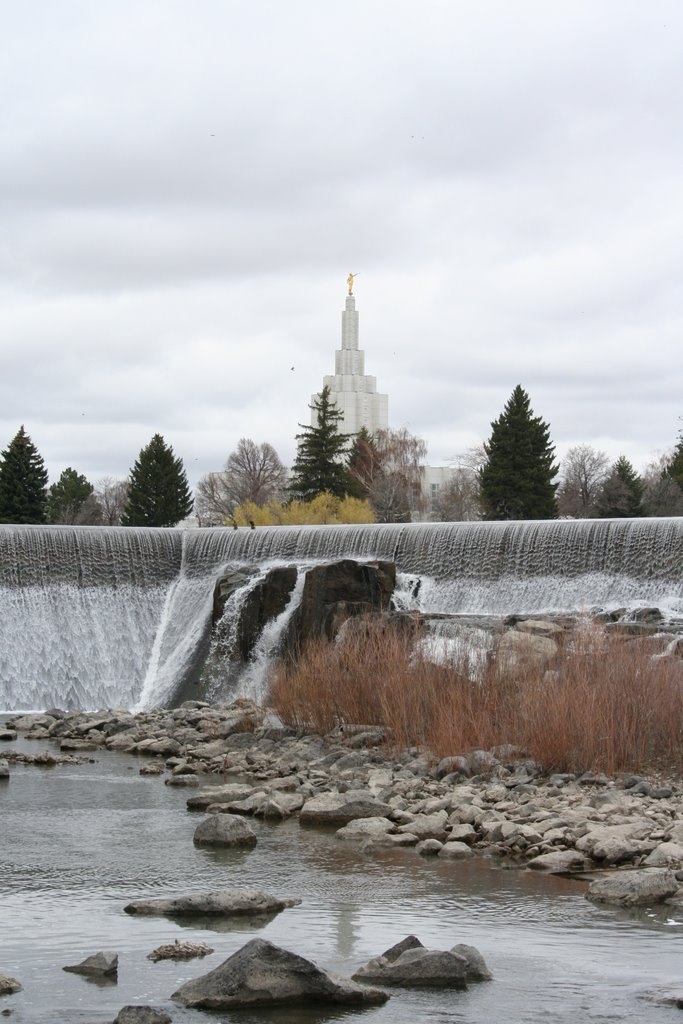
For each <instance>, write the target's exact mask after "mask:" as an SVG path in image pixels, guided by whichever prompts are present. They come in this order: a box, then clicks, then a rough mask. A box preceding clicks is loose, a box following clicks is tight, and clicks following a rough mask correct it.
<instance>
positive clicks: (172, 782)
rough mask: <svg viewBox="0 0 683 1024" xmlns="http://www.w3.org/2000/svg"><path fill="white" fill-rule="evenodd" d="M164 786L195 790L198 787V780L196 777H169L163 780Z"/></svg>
mask: <svg viewBox="0 0 683 1024" xmlns="http://www.w3.org/2000/svg"><path fill="white" fill-rule="evenodd" d="M164 784H165V785H166V786H183V787H185V788H186V789H196V787H197V786H198V785H199V779H198V778H197V776H196V775H169V777H168V778H167V779H164Z"/></svg>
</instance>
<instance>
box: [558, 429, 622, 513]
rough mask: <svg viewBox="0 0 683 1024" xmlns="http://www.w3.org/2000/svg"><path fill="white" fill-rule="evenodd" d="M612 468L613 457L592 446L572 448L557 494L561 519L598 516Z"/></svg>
mask: <svg viewBox="0 0 683 1024" xmlns="http://www.w3.org/2000/svg"><path fill="white" fill-rule="evenodd" d="M609 468H610V461H609V456H608V455H607V454H606V453H605V452H601V451H598V450H597V449H595V448H593V446H592V445H590V444H577V445H574V447H573V448H570V449H569V451H568V452H567V454H566V456H565V457H564V459H563V460H562V483H561V484H560V487H559V489H558V492H557V500H558V504H559V508H560V515H561V516H571V517H572V518H574V519H591V518H592V517H593V516H595V515H597V504H596V503H597V499H598V497H599V495H600V492H601V490H602V487H603V485H604V483H605V480H606V479H607V475H608V473H609Z"/></svg>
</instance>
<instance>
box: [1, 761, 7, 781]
mask: <svg viewBox="0 0 683 1024" xmlns="http://www.w3.org/2000/svg"><path fill="white" fill-rule="evenodd" d="M0 779H9V765H8V764H7V761H0Z"/></svg>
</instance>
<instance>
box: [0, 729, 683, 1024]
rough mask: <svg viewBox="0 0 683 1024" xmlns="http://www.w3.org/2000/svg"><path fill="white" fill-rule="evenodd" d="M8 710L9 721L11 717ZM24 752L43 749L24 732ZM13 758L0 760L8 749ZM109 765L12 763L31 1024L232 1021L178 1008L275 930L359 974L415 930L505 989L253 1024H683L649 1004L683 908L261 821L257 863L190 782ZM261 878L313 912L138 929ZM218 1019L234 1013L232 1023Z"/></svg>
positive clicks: (3, 844) (8, 852) (1, 953)
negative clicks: (206, 810)
mask: <svg viewBox="0 0 683 1024" xmlns="http://www.w3.org/2000/svg"><path fill="white" fill-rule="evenodd" d="M0 717H1V716H0ZM14 746H15V747H16V749H20V750H21V749H23V750H28V751H31V752H34V753H35V752H37V751H38V750H39V749H40V750H42V749H45V748H44V745H43V744H40V745H39V746H37V745H36V744H35V743H32V742H30V741H26V740H22V739H20V740H19V741H18V743H17V744H15V745H14ZM1 756H2V750H0V757H1ZM93 757H95V758H96V761H95V762H94V763H92V764H82V765H62V766H59V767H55V768H49V769H48V768H38V767H35V766H24V765H20V764H17V765H14V766H12V767H11V779H10V780H9V782H7V783H3V784H2V785H1V786H0V822H1V824H0V908H1V909H0V973H5V974H9V975H12V976H14V977H16V978H18V979H19V980H20V981H21V983H22V984H23V986H24V991H23V992H21V993H19V994H17V995H14V996H6V997H2V998H1V999H0V1009H7V1008H9V1009H11V1010H12V1015H11V1020H12V1021H14V1022H15V1024H29V1022H30V1024H65V1022H68V1024H103V1022H105V1021H111V1020H113V1018H114V1017H115V1016H116V1014H117V1012H118V1010H119V1009H120V1008H121V1007H122V1006H124V1005H125V1004H127V1003H147V1004H152V1005H155V1006H160V1007H164V1008H166V1009H167V1011H168V1012H169V1013H170V1015H171V1017H172V1019H173V1021H174V1022H189V1021H194V1022H196V1024H201V1022H209V1021H214V1022H215V1021H216V1019H219V1018H217V1017H215V1016H211V1015H209V1014H204V1013H201V1012H199V1011H190V1010H186V1009H182V1008H181V1007H178V1006H175V1005H174V1004H172V1003H170V1001H169V997H170V994H171V993H172V992H173V991H174V990H175V989H176V988H177V987H178V986H179V985H180V984H181V983H183V982H184V981H186V980H188V979H190V978H193V977H196V976H198V975H200V974H204V973H206V972H207V971H209V970H211V969H213V968H214V967H216V966H218V964H220V963H222V962H223V960H225V959H226V958H227V957H228V956H230V955H231V954H232V953H233V952H235V951H236V950H237V949H239V948H240V947H241V946H242V945H243V944H244V943H245V942H247V941H248V940H249V939H251V938H254V937H256V936H261V937H263V938H267V939H269V940H271V941H272V942H275V943H277V944H279V945H282V946H285V947H286V948H288V949H291V950H293V951H295V952H298V953H300V954H302V955H304V956H306V957H309V958H311V959H314V960H316V961H317V962H318V963H319V964H320V965H321V966H324V967H328V968H331V969H333V970H335V971H338V972H339V973H342V974H346V975H349V974H351V973H352V972H353V971H354V970H355V969H356V968H357V967H358V966H360V965H361V964H363V963H365V962H366V961H367V960H368V959H370V958H371V957H373V956H376V955H377V954H378V953H380V952H382V951H383V950H384V949H386V948H387V947H389V946H390V945H392V944H393V943H395V942H396V941H398V940H399V939H402V938H403V937H404V936H405V935H408V934H410V933H413V934H416V935H417V936H418V937H419V938H420V939H421V940H422V942H423V943H424V944H425V945H426V946H429V947H432V948H442V949H448V948H450V947H451V946H453V945H454V944H455V943H458V942H465V943H470V944H472V945H474V946H476V947H477V948H478V949H479V950H480V951H481V953H482V954H483V955H484V957H485V959H486V961H487V964H488V966H489V968H490V970H491V971H492V973H493V976H494V980H493V981H491V982H488V983H482V984H479V985H472V986H471V987H470V988H469V989H468V991H466V992H457V991H456V992H444V991H423V992H416V991H409V990H405V989H398V990H395V991H394V992H393V994H392V998H391V999H390V1000H389V1002H388V1003H387V1004H386V1005H385V1006H383V1007H379V1008H372V1009H368V1010H364V1011H362V1012H361V1011H357V1010H352V1011H350V1012H341V1011H339V1010H336V1011H331V1012H326V1011H322V1012H318V1011H312V1010H311V1011H303V1010H301V1009H299V1008H297V1009H295V1010H279V1011H264V1010H260V1011H248V1012H243V1013H240V1014H239V1015H235V1014H233V1015H231V1016H230V1019H231V1020H233V1019H234V1020H239V1021H240V1022H241V1024H254V1022H257V1021H258V1022H262V1021H273V1022H274V1024H275V1022H277V1024H304V1022H308V1021H331V1020H343V1021H345V1022H351V1021H360V1020H361V1019H362V1020H363V1021H364V1022H367V1024H386V1022H389V1021H391V1022H392V1024H404V1022H405V1024H408V1022H410V1024H415V1022H418V1021H419V1022H422V1021H425V1022H431V1024H447V1022H448V1024H450V1022H459V1024H491V1021H497V1020H505V1021H509V1022H511V1024H547V1022H548V1021H549V1020H552V1021H553V1022H554V1024H565V1022H566V1024H577V1022H587V1021H590V1022H607V1021H627V1022H634V1024H635V1022H638V1024H643V1022H650V1021H651V1022H653V1024H654V1022H660V1024H666V1022H667V1021H673V1020H680V1011H679V1010H676V1009H673V1008H669V1007H663V1006H659V1005H655V1004H654V1003H652V1002H650V1001H648V1000H647V999H646V998H644V997H645V996H646V995H647V993H648V992H650V991H652V990H654V989H659V988H661V987H663V986H671V985H675V984H676V982H677V980H678V979H679V977H680V964H681V955H682V954H683V911H681V910H679V909H677V908H676V909H674V908H670V907H669V908H664V909H662V910H657V911H619V910H613V909H605V908H599V907H597V906H594V905H592V904H591V903H589V902H588V901H587V900H586V899H585V897H584V892H585V884H584V883H582V882H579V881H577V880H566V879H562V878H555V877H550V876H544V875H540V874H537V873H534V872H529V871H524V870H519V869H511V868H507V869H506V868H504V867H501V866H499V865H496V864H495V863H492V862H491V861H488V860H485V859H480V858H476V859H473V860H469V861H466V862H443V861H440V860H438V859H435V858H428V859H426V858H422V857H420V856H419V855H418V854H416V853H415V851H414V850H404V849H394V850H383V851H379V852H377V851H375V852H373V853H372V855H368V854H364V853H363V852H362V851H361V850H359V849H358V848H357V847H355V846H354V845H350V844H344V843H341V842H340V841H338V840H337V839H335V837H334V834H333V832H330V831H324V830H314V829H310V828H301V827H300V826H299V824H298V822H297V820H296V819H294V820H290V821H288V822H284V823H281V824H269V823H264V822H260V821H254V828H255V829H256V830H257V833H258V845H257V846H256V847H255V848H254V849H253V850H252V851H250V852H246V853H245V852H234V851H221V850H211V849H208V848H198V847H195V846H194V845H193V843H192V834H193V832H194V829H195V828H196V826H197V824H198V822H199V821H200V820H201V815H197V814H192V813H190V812H188V811H187V810H186V807H185V801H186V799H187V796H188V793H192V792H196V790H186V789H181V788H174V787H169V786H165V785H164V783H163V777H155V776H140V775H139V773H138V768H139V766H140V763H141V762H139V761H138V760H136V759H135V758H134V757H131V756H128V755H123V754H115V753H111V752H108V751H102V752H98V753H97V754H96V755H93ZM229 886H257V887H259V888H263V889H266V890H268V891H270V892H272V893H274V894H275V895H278V896H295V897H299V898H300V899H301V900H302V903H301V905H300V906H298V907H295V908H293V909H290V910H285V911H283V912H282V913H281V914H279V915H277V916H275V917H273V918H271V919H269V920H268V921H266V922H254V921H248V920H244V919H242V920H240V919H237V920H233V921H231V922H229V923H222V924H220V923H216V922H212V921H210V920H207V919H203V920H199V921H194V922H192V924H191V925H188V924H185V925H181V924H179V923H177V922H175V921H171V920H169V919H166V918H140V917H129V916H128V915H126V914H125V913H124V912H123V907H124V905H125V904H126V903H127V902H129V901H131V900H134V899H141V898H143V897H146V896H156V897H161V896H166V895H179V894H181V893H186V892H199V891H206V890H210V889H217V888H222V887H229ZM176 938H178V939H180V940H192V941H197V942H206V943H208V944H209V945H210V946H212V947H213V948H214V949H215V953H213V954H212V955H211V956H208V957H206V958H205V959H203V960H193V961H189V962H185V963H174V962H172V961H162V962H160V963H156V964H155V963H152V962H151V961H150V960H148V959H147V954H148V953H149V952H151V951H152V950H153V949H154V948H155V947H156V946H158V945H160V944H162V943H167V942H172V941H173V940H174V939H176ZM101 949H104V950H112V951H115V952H117V953H118V955H119V972H118V982H117V983H116V984H105V985H98V984H95V983H93V982H92V981H88V980H86V979H84V978H83V977H81V976H78V975H74V974H68V973H65V972H64V971H63V970H62V967H63V966H64V965H67V964H75V963H78V962H80V961H81V960H82V959H84V958H85V957H86V956H88V955H90V954H91V953H94V952H96V951H98V950H101ZM220 1019H226V1018H225V1016H224V1015H222V1016H221V1018H220Z"/></svg>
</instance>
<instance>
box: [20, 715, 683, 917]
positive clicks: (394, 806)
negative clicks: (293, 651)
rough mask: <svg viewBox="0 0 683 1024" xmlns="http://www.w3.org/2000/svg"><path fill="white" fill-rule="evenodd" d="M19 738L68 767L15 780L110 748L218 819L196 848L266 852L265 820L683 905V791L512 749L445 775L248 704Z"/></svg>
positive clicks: (76, 722) (28, 722)
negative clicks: (564, 766)
mask: <svg viewBox="0 0 683 1024" xmlns="http://www.w3.org/2000/svg"><path fill="white" fill-rule="evenodd" d="M19 732H20V733H21V734H22V735H23V736H25V738H26V739H32V740H36V741H38V740H48V739H49V740H53V741H57V742H58V743H59V745H60V750H61V753H60V754H54V753H48V754H46V753H45V752H39V753H38V754H36V755H31V754H26V753H21V754H18V753H16V752H14V751H13V750H12V748H9V749H7V750H6V751H5V752H4V754H3V757H4V760H5V763H6V764H8V765H9V764H11V763H12V761H13V760H22V761H23V762H26V761H29V762H30V761H34V762H35V763H36V764H37V765H49V764H56V763H57V764H58V763H59V762H60V760H61V759H62V758H63V759H64V760H67V761H68V763H73V762H74V761H76V760H78V758H83V759H85V758H88V759H91V758H92V756H93V752H96V751H98V750H100V749H107V750H116V751H121V752H125V753H128V754H133V755H136V756H138V757H140V758H141V759H144V764H143V765H142V766H141V768H140V771H141V772H144V773H150V774H159V775H160V776H163V781H164V782H165V783H166V784H167V785H175V786H185V787H188V788H190V789H192V790H193V793H192V794H191V795H190V796H189V797H188V800H187V806H188V809H189V810H192V811H203V812H205V813H206V814H207V817H205V818H203V819H202V823H201V825H200V826H198V829H197V832H196V833H195V842H208V843H214V842H215V843H218V844H223V845H226V844H229V843H232V842H241V843H244V844H245V845H247V846H248V845H252V844H253V843H255V841H256V837H255V835H254V834H253V832H252V831H251V830H250V829H249V827H248V823H247V820H246V819H248V818H249V817H250V816H256V817H262V818H269V819H274V820H283V819H285V818H289V817H291V816H293V815H294V816H296V815H298V818H299V822H300V824H301V826H302V827H306V826H317V827H328V828H334V830H335V835H336V838H337V839H338V840H339V841H343V842H347V843H356V844H358V845H359V846H361V847H362V849H363V851H364V852H365V853H367V852H369V851H371V850H372V849H373V848H374V847H391V846H401V847H411V848H414V850H415V851H416V853H417V854H420V855H422V856H425V857H440V858H467V857H473V856H487V857H496V858H503V859H505V860H507V861H508V862H509V863H510V864H511V865H515V866H519V867H520V868H529V869H534V870H543V871H550V872H556V873H563V874H564V873H571V874H578V875H581V876H585V877H586V879H587V880H589V881H590V885H589V887H588V890H587V895H588V896H589V898H594V899H596V900H600V901H602V902H607V903H609V902H613V903H615V904H621V905H623V904H627V905H632V904H637V903H652V902H659V901H662V900H666V901H668V902H676V903H680V902H683V786H681V785H680V784H679V783H678V782H676V781H668V782H662V781H661V780H660V781H653V780H651V779H650V780H648V779H646V778H644V777H642V776H639V775H624V776H622V777H620V778H608V777H607V776H604V775H600V774H594V773H592V772H586V773H584V774H583V775H580V776H575V775H572V774H567V773H563V774H558V773H555V774H544V773H543V772H542V771H541V770H540V769H539V767H538V765H536V764H534V763H533V762H532V761H530V760H529V759H527V758H525V757H524V756H523V755H522V754H521V753H520V752H519V751H517V750H515V749H513V748H510V747H509V748H499V749H496V750H492V751H483V750H475V751H469V752H468V753H464V754H459V755H454V756H452V757H448V758H444V759H443V760H441V761H440V762H438V763H436V762H434V761H431V760H430V759H429V758H428V757H427V756H426V755H425V754H424V753H423V752H421V751H418V750H417V749H412V750H408V751H404V752H401V753H396V752H393V751H391V750H390V749H389V748H388V746H387V744H386V742H385V736H384V733H383V730H382V729H381V728H378V727H363V726H359V725H356V726H348V727H345V728H342V729H340V730H339V731H337V732H335V733H334V734H332V735H328V736H318V735H313V734H298V733H296V732H295V731H294V730H292V729H288V728H286V727H284V726H282V724H281V723H279V722H278V721H277V720H276V719H275V718H274V716H273V715H272V714H270V713H269V712H267V711H266V710H265V709H263V708H260V707H258V706H257V705H255V704H254V703H252V702H250V701H247V700H238V701H236V702H235V703H234V704H232V705H209V704H207V703H204V702H201V701H186V702H185V703H184V704H182V705H181V706H180V707H178V708H173V709H164V710H153V711H145V712H140V713H138V714H133V713H131V712H128V711H121V710H110V711H98V712H80V711H73V712H62V711H59V710H56V709H54V710H51V711H48V712H46V713H43V714H30V715H21V716H16V717H11V716H10V717H8V718H7V721H6V723H5V729H4V732H3V733H0V735H3V737H5V738H7V739H8V740H9V739H11V737H12V736H16V735H17V733H19ZM9 774H10V773H9V771H8V772H7V776H6V777H9ZM160 781H161V778H160ZM235 837H240V838H235ZM596 875H599V876H600V877H595V876H596ZM610 879H612V881H610ZM625 886H626V890H625V889H624V887H625Z"/></svg>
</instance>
